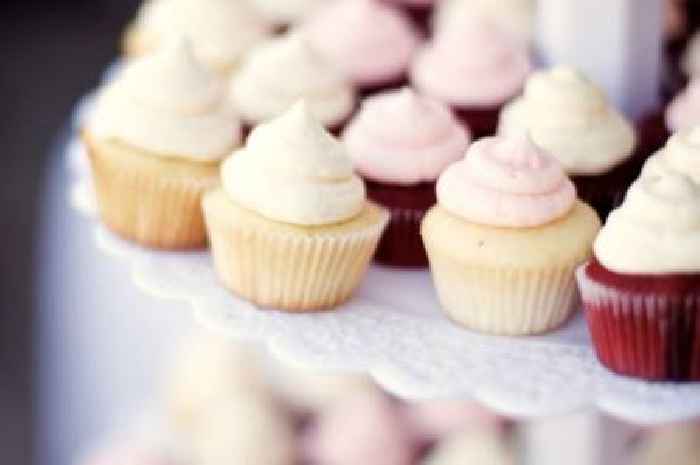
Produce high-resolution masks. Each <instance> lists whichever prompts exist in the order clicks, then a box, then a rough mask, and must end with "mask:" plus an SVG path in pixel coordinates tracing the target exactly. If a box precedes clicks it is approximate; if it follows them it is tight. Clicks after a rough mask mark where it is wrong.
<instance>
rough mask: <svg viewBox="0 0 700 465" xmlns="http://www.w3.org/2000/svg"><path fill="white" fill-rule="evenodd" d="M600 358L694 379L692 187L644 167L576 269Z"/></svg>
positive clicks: (697, 267)
mask: <svg viewBox="0 0 700 465" xmlns="http://www.w3.org/2000/svg"><path fill="white" fill-rule="evenodd" d="M577 277H578V282H579V288H580V290H581V295H582V298H583V303H584V306H585V308H586V317H587V320H588V326H589V329H590V332H591V336H592V338H593V346H594V348H595V350H596V353H597V355H598V358H599V359H600V361H601V363H602V364H603V365H604V366H606V367H607V368H609V369H610V370H612V371H614V372H616V373H619V374H623V375H628V376H633V377H637V378H643V379H647V380H657V381H671V380H672V381H684V380H694V381H700V324H699V322H700V320H698V318H697V315H698V311H699V310H700V187H699V186H698V185H697V184H695V183H694V182H693V181H692V180H691V179H690V178H688V177H686V176H684V175H682V174H678V173H676V172H674V171H666V172H664V173H662V174H659V173H645V174H644V175H642V177H641V178H640V179H639V180H638V181H636V182H635V183H634V184H633V185H632V187H631V188H630V190H629V192H628V193H627V197H626V198H625V202H624V203H623V204H622V206H621V207H620V208H618V209H617V210H615V211H613V212H612V213H611V214H610V217H609V218H608V221H607V223H606V224H605V227H603V229H602V230H601V232H600V235H599V236H598V238H597V239H596V241H595V245H594V257H593V259H592V260H591V262H590V263H588V264H587V265H586V266H584V267H581V268H580V269H579V271H578V273H577Z"/></svg>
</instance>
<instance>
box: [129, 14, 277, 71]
mask: <svg viewBox="0 0 700 465" xmlns="http://www.w3.org/2000/svg"><path fill="white" fill-rule="evenodd" d="M272 31H273V28H272V26H271V24H269V23H268V22H266V21H265V20H264V19H263V17H262V16H261V15H259V14H258V13H257V12H256V11H255V10H254V9H253V8H252V7H251V6H250V5H249V4H248V2H247V1H246V0H147V1H146V2H145V3H144V4H143V6H142V8H141V10H140V11H139V13H138V15H137V17H136V19H135V20H134V22H133V23H132V24H131V26H129V28H128V29H127V32H126V34H125V37H124V45H123V48H124V55H125V56H126V57H127V58H134V57H139V56H142V55H145V54H150V53H153V52H154V51H156V50H157V49H158V48H160V47H161V46H162V45H164V44H167V43H169V42H171V41H172V40H174V39H176V38H178V37H181V36H186V37H188V38H189V39H190V40H191V41H192V43H193V46H194V50H195V52H196V54H197V57H198V58H200V59H201V60H202V62H203V63H205V64H206V65H207V66H209V67H210V68H211V69H212V70H214V71H216V72H219V73H223V74H228V73H230V72H231V71H232V70H233V69H234V68H235V67H236V66H237V64H238V62H239V60H240V59H241V57H242V56H243V55H244V54H245V53H246V52H247V51H248V50H250V48H251V47H252V46H254V45H256V44H258V43H260V42H262V41H263V40H265V39H266V38H268V37H269V36H270V35H271V34H272Z"/></svg>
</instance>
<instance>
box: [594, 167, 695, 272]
mask: <svg viewBox="0 0 700 465" xmlns="http://www.w3.org/2000/svg"><path fill="white" fill-rule="evenodd" d="M593 249H594V253H595V256H596V258H597V259H598V261H599V262H600V263H601V264H602V265H604V266H605V267H606V268H608V269H610V270H612V271H614V272H617V273H634V274H648V273H651V274H660V273H697V272H699V271H700V186H698V185H697V184H695V183H694V182H693V181H692V180H691V179H690V178H688V177H686V176H685V175H682V174H679V173H676V172H670V171H669V172H666V173H664V174H662V175H658V174H648V173H647V174H645V175H643V176H642V177H641V178H639V179H638V180H637V181H636V182H635V183H634V184H633V185H632V187H631V188H630V190H629V191H628V192H627V197H626V198H625V201H624V203H623V204H622V206H621V207H620V208H618V209H617V210H614V211H613V212H612V213H611V214H610V216H609V217H608V221H607V223H606V224H605V226H604V227H603V229H602V230H601V232H600V234H599V235H598V238H597V239H596V241H595V244H594V246H593Z"/></svg>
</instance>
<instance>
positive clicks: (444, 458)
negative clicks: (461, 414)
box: [423, 430, 516, 465]
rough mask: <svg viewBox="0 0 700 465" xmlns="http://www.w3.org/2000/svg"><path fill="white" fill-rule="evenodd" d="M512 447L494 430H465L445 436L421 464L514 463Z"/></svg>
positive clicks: (507, 464)
mask: <svg viewBox="0 0 700 465" xmlns="http://www.w3.org/2000/svg"><path fill="white" fill-rule="evenodd" d="M515 463H516V461H515V454H514V451H513V448H512V446H511V445H510V444H508V442H507V441H505V440H504V439H503V437H502V436H501V435H500V434H499V433H497V432H495V431H478V430H466V431H463V432H461V433H458V434H455V435H452V436H448V437H447V438H445V439H444V440H443V441H442V442H440V444H438V446H437V447H436V448H435V450H434V451H433V452H432V453H431V454H430V456H429V457H428V458H427V459H426V460H425V461H424V462H423V465H466V464H478V465H514V464H515Z"/></svg>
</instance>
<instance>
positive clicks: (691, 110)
mask: <svg viewBox="0 0 700 465" xmlns="http://www.w3.org/2000/svg"><path fill="white" fill-rule="evenodd" d="M694 126H700V77H698V78H695V79H694V80H692V81H691V82H690V84H688V87H686V89H685V90H684V91H683V92H681V93H680V94H678V95H677V96H676V97H675V98H674V99H673V100H672V101H671V104H670V105H669V106H668V108H667V109H666V127H667V128H668V129H669V130H670V131H671V132H676V131H680V130H681V129H689V128H692V127H694Z"/></svg>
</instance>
